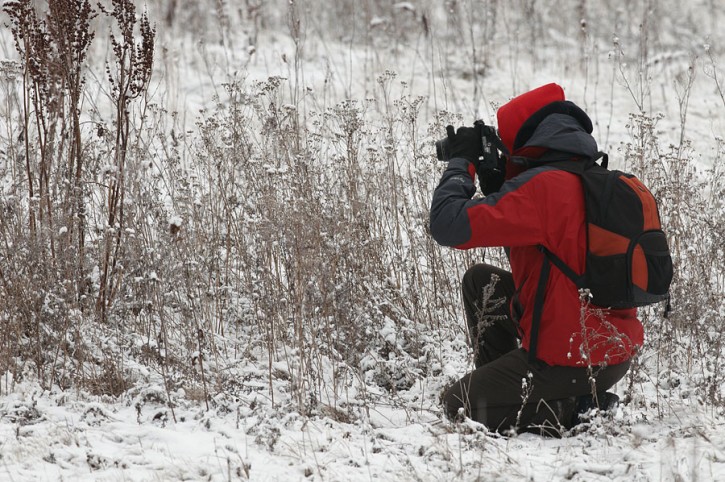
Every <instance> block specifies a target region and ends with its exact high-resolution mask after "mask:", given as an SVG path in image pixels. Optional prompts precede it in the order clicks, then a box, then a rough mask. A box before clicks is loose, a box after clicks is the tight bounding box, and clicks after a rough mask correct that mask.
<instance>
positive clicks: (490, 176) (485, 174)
mask: <svg viewBox="0 0 725 482" xmlns="http://www.w3.org/2000/svg"><path fill="white" fill-rule="evenodd" d="M476 174H477V175H478V184H479V186H481V192H482V193H483V194H484V195H486V196H488V195H489V194H491V193H492V192H498V191H499V189H501V186H502V185H503V183H504V181H505V180H506V158H505V157H503V156H501V157H500V158H499V161H498V167H496V168H495V169H484V168H483V167H482V166H480V165H479V167H478V168H477V169H476Z"/></svg>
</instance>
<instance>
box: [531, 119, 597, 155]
mask: <svg viewBox="0 0 725 482" xmlns="http://www.w3.org/2000/svg"><path fill="white" fill-rule="evenodd" d="M587 119H588V118H587ZM590 125H591V124H590ZM590 132H591V130H589V129H587V128H586V127H585V126H582V124H581V122H580V121H579V120H577V119H576V118H574V117H573V116H571V115H568V114H550V115H548V116H547V117H546V118H544V119H543V120H542V121H541V122H540V123H539V124H538V125H537V126H536V128H535V129H534V131H533V133H532V134H531V137H530V138H529V139H528V140H527V141H526V144H525V145H524V147H526V148H543V149H545V150H546V151H553V152H559V153H561V152H565V153H568V154H571V155H573V156H581V157H585V158H592V157H595V156H596V155H597V152H598V151H599V148H598V146H597V141H595V140H594V138H593V137H592V136H591V134H590Z"/></svg>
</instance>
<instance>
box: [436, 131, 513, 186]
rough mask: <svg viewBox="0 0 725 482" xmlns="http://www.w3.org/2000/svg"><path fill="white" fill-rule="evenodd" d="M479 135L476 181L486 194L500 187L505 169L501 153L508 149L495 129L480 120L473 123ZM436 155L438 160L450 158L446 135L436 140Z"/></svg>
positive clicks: (505, 152)
mask: <svg viewBox="0 0 725 482" xmlns="http://www.w3.org/2000/svg"><path fill="white" fill-rule="evenodd" d="M473 127H474V128H475V129H477V131H478V134H479V136H480V137H481V153H480V154H479V156H478V159H479V161H478V168H477V174H478V182H479V185H480V186H481V191H482V192H483V193H484V194H486V195H488V194H491V193H492V192H496V191H498V190H499V189H500V188H501V185H502V184H503V182H504V177H505V171H506V159H505V158H504V157H502V156H501V153H504V154H508V150H507V149H506V147H505V146H504V145H503V142H501V139H500V138H499V137H498V134H497V133H496V129H494V128H493V127H491V126H487V125H486V124H485V123H484V122H483V121H482V120H477V121H475V122H474V123H473ZM436 156H437V157H438V160H441V161H448V160H450V158H451V156H450V141H449V139H448V137H446V138H444V139H441V140H439V141H437V142H436Z"/></svg>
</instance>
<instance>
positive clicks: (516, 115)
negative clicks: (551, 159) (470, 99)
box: [496, 83, 565, 154]
mask: <svg viewBox="0 0 725 482" xmlns="http://www.w3.org/2000/svg"><path fill="white" fill-rule="evenodd" d="M564 99H565V97H564V89H562V88H561V86H560V85H558V84H554V83H552V84H546V85H543V86H541V87H539V88H536V89H534V90H531V91H529V92H526V93H524V94H521V95H519V96H518V97H514V98H513V99H511V100H510V101H509V102H508V103H506V104H504V105H502V106H501V107H500V108H499V109H498V112H497V113H496V117H497V118H498V135H499V137H501V141H502V142H503V144H504V145H505V146H506V148H507V149H508V150H509V152H510V153H512V154H513V153H514V141H515V140H516V134H518V132H519V129H521V126H522V125H523V124H524V122H525V121H526V120H527V119H528V118H529V117H531V115H532V114H534V113H535V112H536V111H538V110H539V109H541V108H542V107H544V106H545V105H548V104H550V103H552V102H557V101H563V100H564ZM516 147H521V146H516Z"/></svg>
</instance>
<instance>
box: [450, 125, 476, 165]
mask: <svg viewBox="0 0 725 482" xmlns="http://www.w3.org/2000/svg"><path fill="white" fill-rule="evenodd" d="M446 133H447V134H448V149H449V157H450V158H451V159H453V158H454V157H462V158H463V159H466V160H467V161H468V162H470V163H472V164H473V165H474V166H475V167H476V169H478V158H479V156H480V155H481V152H482V150H483V144H481V131H480V129H477V128H476V127H459V128H458V132H456V130H455V129H454V128H453V126H448V127H446Z"/></svg>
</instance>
